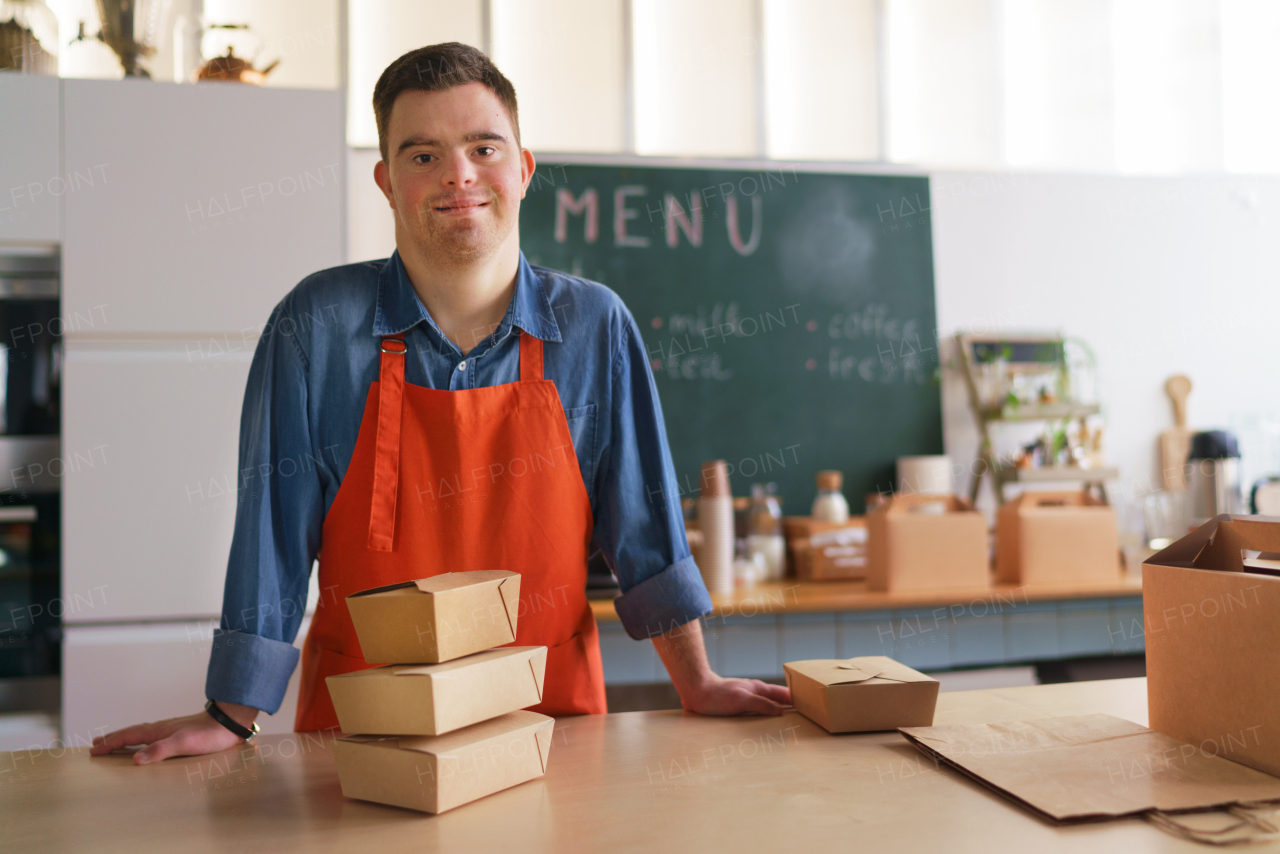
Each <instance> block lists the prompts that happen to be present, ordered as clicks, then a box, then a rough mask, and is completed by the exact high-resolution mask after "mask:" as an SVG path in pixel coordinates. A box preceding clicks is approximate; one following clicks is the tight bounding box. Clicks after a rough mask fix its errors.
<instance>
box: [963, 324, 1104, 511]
mask: <svg viewBox="0 0 1280 854" xmlns="http://www.w3.org/2000/svg"><path fill="white" fill-rule="evenodd" d="M955 340H956V347H957V349H958V351H959V353H960V360H961V364H962V367H963V369H964V379H965V387H966V388H967V389H968V392H969V405H970V407H971V408H972V409H973V413H974V418H975V420H976V421H977V423H978V434H979V440H980V445H979V451H978V456H979V458H980V459H981V460H982V462H983V464H984V465H983V467H982V468H981V469H980V470H979V471H978V472H977V473H976V474H975V476H974V478H973V483H972V484H971V485H970V487H969V500H970V501H977V500H978V492H979V490H980V489H981V488H982V479H983V477H984V475H985V474H986V473H988V472H990V474H991V476H992V478H994V484H995V491H996V499H997V501H1003V500H1004V487H1005V486H1006V485H1008V484H1011V483H1061V482H1074V483H1079V484H1082V485H1084V486H1085V487H1096V488H1097V489H1098V492H1099V494H1100V495H1101V496H1102V498H1103V499H1104V500H1105V499H1106V482H1107V481H1108V480H1115V479H1116V478H1117V477H1119V471H1118V470H1117V469H1115V468H1112V467H1110V466H1101V467H1090V468H1084V467H1079V466H1062V465H1053V466H1044V467H1040V468H1018V467H1017V466H1011V465H1008V464H1007V463H1004V462H1002V461H1001V460H1000V459H999V458H998V457H997V456H996V453H995V446H994V443H993V441H992V432H993V429H992V428H993V426H994V425H998V424H1013V423H1023V424H1026V423H1034V422H1042V423H1048V422H1052V421H1057V422H1063V421H1079V422H1080V423H1081V426H1082V427H1083V426H1084V423H1085V421H1086V420H1087V419H1088V418H1089V417H1091V416H1094V415H1098V414H1099V413H1100V412H1101V407H1099V406H1098V404H1096V403H1076V402H1073V401H1056V402H1051V403H1027V404H1019V405H1018V406H1010V405H1008V404H998V405H992V404H991V403H990V402H989V401H987V400H984V399H983V395H982V393H981V391H980V389H979V387H978V386H979V377H978V376H977V367H978V365H980V364H984V363H987V361H989V360H981V359H980V356H985V355H988V354H991V353H993V352H997V351H998V352H1001V353H1002V354H1007V355H1008V356H1009V358H1008V359H1006V360H1005V364H1006V366H1007V369H1008V370H1009V371H1010V372H1011V373H1012V372H1022V373H1028V374H1039V375H1044V374H1047V373H1051V372H1062V371H1064V370H1065V361H1064V353H1065V343H1066V342H1065V340H1064V339H1063V338H1062V337H1061V336H1057V335H1043V334H1040V335H1036V334H1025V335H1000V336H984V335H975V334H971V333H965V332H961V333H957V334H956V337H955Z"/></svg>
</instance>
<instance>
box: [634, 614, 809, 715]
mask: <svg viewBox="0 0 1280 854" xmlns="http://www.w3.org/2000/svg"><path fill="white" fill-rule="evenodd" d="M653 645H654V647H655V648H656V649H657V650H658V655H659V656H660V657H661V658H662V663H663V664H665V665H666V666H667V672H668V673H669V674H671V682H672V684H674V685H675V686H676V690H677V691H679V692H680V705H682V706H684V708H685V710H687V711H690V712H697V713H698V714H700V715H780V714H782V713H783V712H784V711H786V709H787V707H788V706H790V705H791V689H790V688H787V687H785V686H783V685H769V684H768V683H765V682H761V681H760V680H759V679H726V678H724V677H723V676H717V675H716V674H715V673H714V672H712V670H711V665H710V664H709V663H708V662H707V648H706V646H705V645H704V644H703V642H702V624H701V623H699V622H698V621H697V620H694V621H693V622H691V623H685V624H684V625H683V626H677V627H676V628H674V629H672V630H671V631H669V632H667V633H666V634H665V635H661V636H658V637H655V638H654V639H653Z"/></svg>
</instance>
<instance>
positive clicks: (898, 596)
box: [591, 574, 1142, 622]
mask: <svg viewBox="0 0 1280 854" xmlns="http://www.w3.org/2000/svg"><path fill="white" fill-rule="evenodd" d="M1141 595H1142V577H1141V576H1130V575H1127V574H1126V575H1117V576H1116V580H1115V581H1109V582H1094V583H1088V584H1063V585H1022V586H1013V585H1003V584H1001V585H994V586H991V587H958V588H954V589H945V590H923V591H907V592H898V593H884V592H872V591H870V590H867V583H866V582H865V581H796V580H795V579H788V580H786V581H771V582H769V583H767V584H758V585H756V586H755V587H753V588H751V589H750V590H742V591H737V592H734V593H730V594H727V595H713V596H712V597H711V603H712V605H714V606H715V609H716V610H715V612H714V613H713V614H712V615H711V616H712V617H713V618H714V617H727V616H745V617H751V616H755V615H756V614H764V613H805V612H808V613H812V612H820V611H881V610H895V609H901V608H932V607H943V608H945V607H948V606H950V605H953V604H962V605H969V604H971V603H974V602H987V603H988V604H990V605H992V606H996V605H1000V604H1002V603H1003V604H1006V605H1009V606H1014V605H1019V604H1025V603H1029V602H1047V601H1061V600H1064V599H1111V598H1117V597H1124V596H1141ZM591 611H592V613H594V614H595V616H596V620H597V621H599V622H616V621H617V619H618V612H617V611H616V610H614V607H613V600H611V599H594V600H592V602H591Z"/></svg>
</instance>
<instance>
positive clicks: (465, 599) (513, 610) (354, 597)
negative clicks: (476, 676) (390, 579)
mask: <svg viewBox="0 0 1280 854" xmlns="http://www.w3.org/2000/svg"><path fill="white" fill-rule="evenodd" d="M519 603H520V574H519V573H517V572H507V571H506V570H501V569H490V570H480V571H477V572H446V573H443V574H441V575H433V576H432V577H430V578H422V579H419V580H418V581H406V582H404V583H402V584H391V585H388V586H386V587H374V588H372V589H370V590H361V591H360V592H359V593H353V594H351V595H350V596H348V597H347V609H348V610H349V611H350V612H351V622H352V623H354V624H355V629H356V637H357V638H358V639H359V640H360V651H361V652H362V653H363V654H364V660H365V662H366V663H368V664H438V663H439V662H442V661H449V660H451V659H454V658H461V657H462V656H464V655H470V654H471V653H473V652H483V651H484V650H486V649H492V648H493V647H495V646H502V645H503V644H507V643H513V642H514V641H515V639H516V616H517V610H518V608H519Z"/></svg>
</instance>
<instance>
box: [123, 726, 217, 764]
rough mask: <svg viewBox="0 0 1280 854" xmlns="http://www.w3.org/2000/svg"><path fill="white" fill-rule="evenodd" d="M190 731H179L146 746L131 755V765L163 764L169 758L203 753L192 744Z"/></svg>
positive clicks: (192, 739)
mask: <svg viewBox="0 0 1280 854" xmlns="http://www.w3.org/2000/svg"><path fill="white" fill-rule="evenodd" d="M194 735H195V734H194V733H192V732H191V731H190V730H186V729H180V730H178V731H177V732H175V733H174V734H173V735H171V736H169V737H168V738H162V739H160V740H159V741H157V742H155V743H154V744H148V745H147V746H146V747H144V748H143V749H142V750H139V751H138V752H137V753H135V754H133V764H135V765H148V764H150V763H152V762H163V761H164V760H166V759H168V758H169V757H170V756H190V755H191V754H193V753H204V751H203V750H201V749H200V748H199V746H198V745H196V744H194V743H193V741H194V738H193V736H194Z"/></svg>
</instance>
